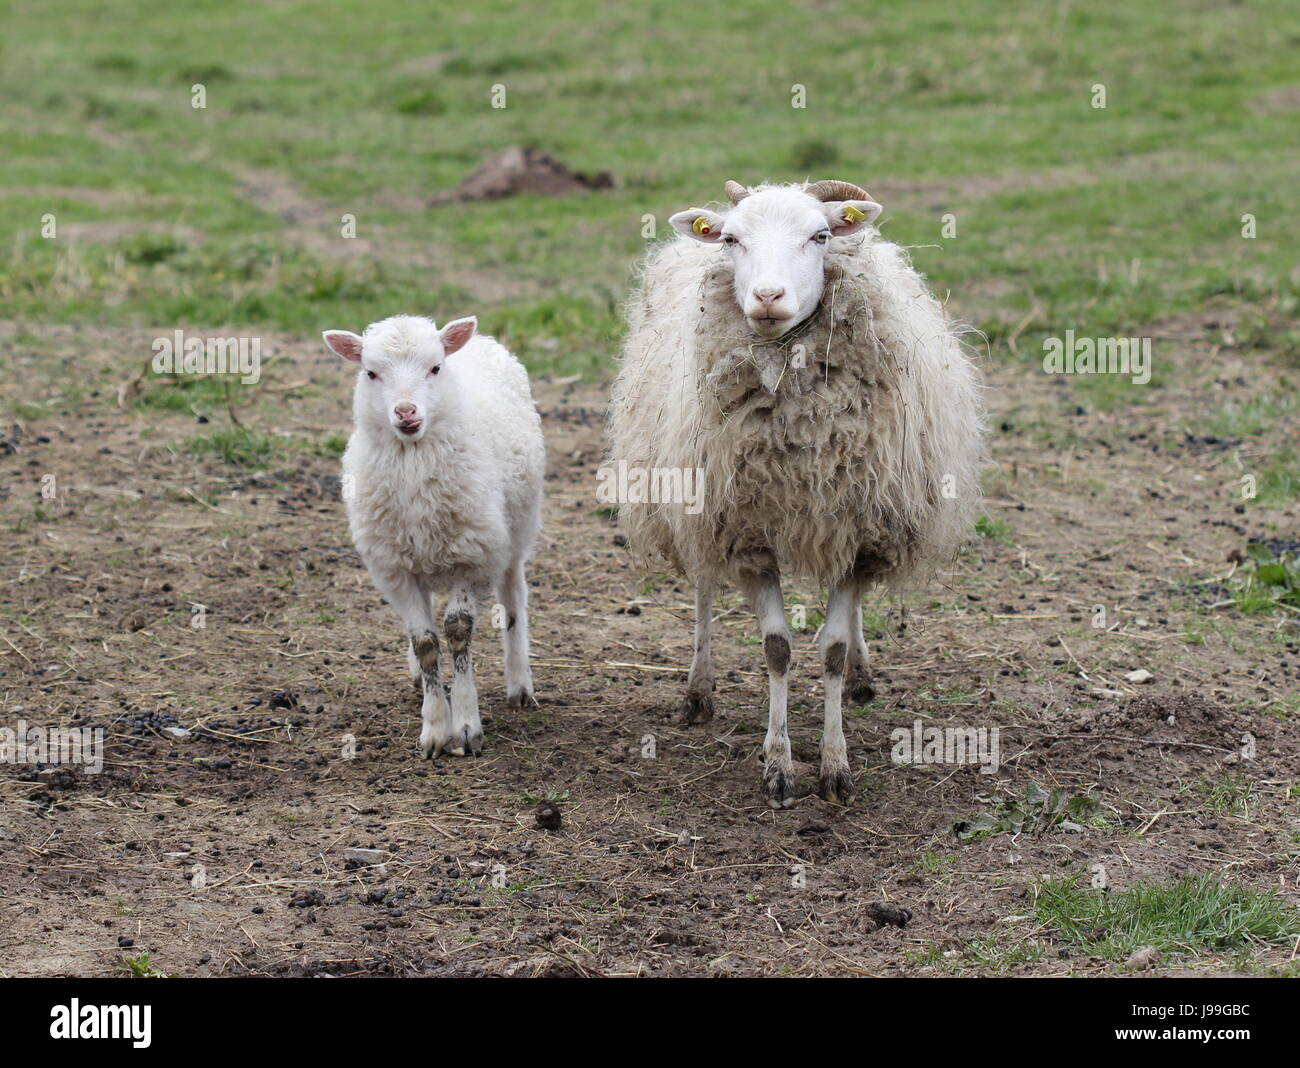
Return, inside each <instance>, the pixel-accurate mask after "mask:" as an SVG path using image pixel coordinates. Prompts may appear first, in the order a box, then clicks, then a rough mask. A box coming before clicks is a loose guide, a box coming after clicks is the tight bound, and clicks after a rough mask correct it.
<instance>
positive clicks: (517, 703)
mask: <svg viewBox="0 0 1300 1068" xmlns="http://www.w3.org/2000/svg"><path fill="white" fill-rule="evenodd" d="M537 707H538V705H537V698H536V697H534V696H533V691H532V690H520V691H519V692H518V693H512V694H509V695H508V696H507V697H506V708H519V709H523V708H537Z"/></svg>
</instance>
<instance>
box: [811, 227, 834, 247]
mask: <svg viewBox="0 0 1300 1068" xmlns="http://www.w3.org/2000/svg"><path fill="white" fill-rule="evenodd" d="M830 236H831V232H830V231H829V230H823V231H822V232H821V233H819V234H813V236H812V239H813V240H814V241H816V242H817V244H819V245H824V244H826V242H827V241H828V240H830Z"/></svg>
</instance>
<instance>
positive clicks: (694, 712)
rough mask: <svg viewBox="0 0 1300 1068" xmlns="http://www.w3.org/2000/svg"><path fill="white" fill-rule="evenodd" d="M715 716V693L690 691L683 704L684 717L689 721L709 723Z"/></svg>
mask: <svg viewBox="0 0 1300 1068" xmlns="http://www.w3.org/2000/svg"><path fill="white" fill-rule="evenodd" d="M712 718H713V695H712V694H710V693H688V694H687V695H686V703H685V704H684V705H682V719H684V720H685V721H686V722H687V723H708V722H709V720H711V719H712Z"/></svg>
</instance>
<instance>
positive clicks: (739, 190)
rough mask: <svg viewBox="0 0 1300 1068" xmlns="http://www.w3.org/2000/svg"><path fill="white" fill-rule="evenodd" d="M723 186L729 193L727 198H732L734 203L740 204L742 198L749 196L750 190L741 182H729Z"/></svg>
mask: <svg viewBox="0 0 1300 1068" xmlns="http://www.w3.org/2000/svg"><path fill="white" fill-rule="evenodd" d="M722 188H723V189H724V190H725V191H726V193H727V199H728V200H730V201H731V203H732V204H733V205H735V204H739V203H740V202H741V201H742V200H744V199H745V198H746V197H747V196H749V190H748V189H746V188H745V187H744V186H743V185H741V184H740V183H739V182H728V183H727V184H726V185H724V186H723V187H722Z"/></svg>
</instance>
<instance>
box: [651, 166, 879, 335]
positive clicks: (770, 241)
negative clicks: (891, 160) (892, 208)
mask: <svg viewBox="0 0 1300 1068" xmlns="http://www.w3.org/2000/svg"><path fill="white" fill-rule="evenodd" d="M880 211H881V208H880V205H879V204H877V203H875V202H874V201H871V200H840V201H830V202H823V201H820V200H818V199H817V198H816V197H814V196H811V195H809V194H808V193H806V192H804V190H803V189H802V188H801V187H799V186H775V187H769V188H760V189H758V190H756V191H754V192H752V193H748V194H745V195H744V196H743V199H741V200H740V202H739V203H738V204H736V205H735V206H734V207H732V208H731V209H730V210H729V211H727V212H726V213H725V214H718V213H717V212H713V211H709V210H707V209H705V208H690V209H688V210H687V211H682V212H678V213H677V214H676V215H674V216H673V217H672V218H671V219H670V220H669V222H670V223H671V224H672V227H673V229H675V230H676V231H677V232H678V233H680V234H684V235H685V236H686V237H689V238H692V239H693V240H696V241H702V242H704V243H705V244H717V245H721V246H722V247H723V248H724V249H726V251H727V254H728V255H729V256H730V257H731V262H732V265H733V267H734V268H735V291H736V303H737V304H738V305H739V307H740V310H741V312H742V313H743V314H744V316H745V319H746V321H747V322H748V323H749V326H750V328H751V329H752V330H753V331H754V333H755V334H757V335H758V336H759V337H762V338H765V339H771V338H777V337H780V336H781V335H782V334H784V333H786V332H787V331H789V330H792V329H793V328H794V327H796V326H798V325H799V324H800V323H801V322H803V321H804V320H805V319H807V318H808V316H810V315H811V314H812V313H813V312H814V311H815V310H816V308H817V304H818V302H819V301H820V300H821V296H822V286H823V284H824V279H825V275H824V261H825V259H826V246H827V244H828V242H829V241H830V239H831V238H832V237H845V236H847V235H849V234H852V233H855V232H856V231H858V230H860V229H861V228H862V227H864V226H866V225H867V224H869V223H871V222H872V221H874V220H875V218H876V216H878V215H879V214H880Z"/></svg>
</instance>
